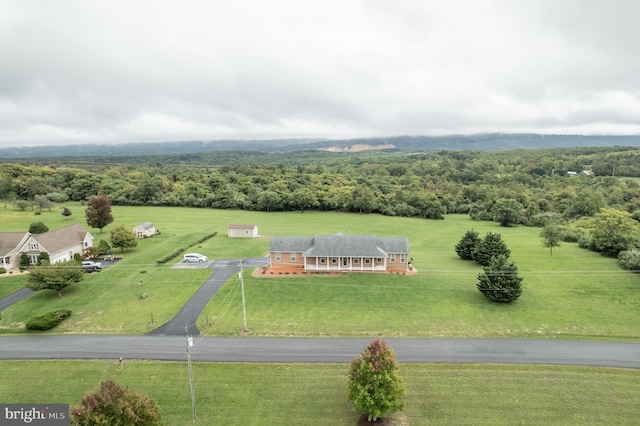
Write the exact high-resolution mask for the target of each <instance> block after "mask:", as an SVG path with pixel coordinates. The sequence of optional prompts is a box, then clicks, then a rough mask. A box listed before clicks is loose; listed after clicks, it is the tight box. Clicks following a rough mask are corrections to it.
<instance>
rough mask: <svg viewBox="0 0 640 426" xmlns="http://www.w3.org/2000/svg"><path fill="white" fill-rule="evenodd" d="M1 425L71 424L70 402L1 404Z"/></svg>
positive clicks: (63, 425) (62, 425)
mask: <svg viewBox="0 0 640 426" xmlns="http://www.w3.org/2000/svg"><path fill="white" fill-rule="evenodd" d="M0 425H3V426H4V425H7V426H11V425H36V426H69V404H0Z"/></svg>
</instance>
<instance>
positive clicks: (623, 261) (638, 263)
mask: <svg viewBox="0 0 640 426" xmlns="http://www.w3.org/2000/svg"><path fill="white" fill-rule="evenodd" d="M618 263H619V264H620V266H622V267H623V268H624V269H628V270H630V271H640V250H638V249H631V250H625V251H621V252H620V254H618Z"/></svg>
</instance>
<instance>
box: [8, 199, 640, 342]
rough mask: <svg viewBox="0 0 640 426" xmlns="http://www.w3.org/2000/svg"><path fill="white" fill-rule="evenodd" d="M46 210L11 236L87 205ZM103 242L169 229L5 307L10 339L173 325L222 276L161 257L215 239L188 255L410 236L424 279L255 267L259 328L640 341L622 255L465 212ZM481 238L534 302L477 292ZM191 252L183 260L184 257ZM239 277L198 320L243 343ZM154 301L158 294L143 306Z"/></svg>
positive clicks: (188, 231) (636, 292) (304, 218)
mask: <svg viewBox="0 0 640 426" xmlns="http://www.w3.org/2000/svg"><path fill="white" fill-rule="evenodd" d="M68 206H69V207H70V208H71V209H72V211H73V216H71V218H70V219H69V218H64V217H63V216H62V215H61V214H60V211H59V209H54V211H52V212H43V214H41V215H37V216H36V215H34V214H33V212H16V211H13V210H10V209H4V210H0V223H2V225H1V228H2V229H1V230H2V231H16V230H25V229H28V227H29V224H30V223H32V222H34V221H42V222H44V223H45V224H46V225H47V226H48V227H49V228H50V229H55V228H57V227H60V226H63V225H65V224H69V223H73V222H74V221H77V222H79V223H82V224H84V223H85V221H84V207H82V206H79V205H68ZM113 215H114V217H115V221H114V222H113V223H112V224H111V225H109V226H107V227H106V228H105V229H104V231H103V233H102V234H100V233H99V231H98V230H95V229H91V231H92V232H93V233H94V235H95V241H94V242H95V243H97V241H99V240H100V239H101V238H105V239H107V240H108V238H109V231H110V229H112V228H113V227H114V226H116V225H118V224H121V223H122V224H125V225H126V226H127V227H133V226H135V225H137V224H139V223H140V222H141V221H151V222H153V223H154V224H155V225H156V227H157V228H158V229H159V230H160V231H161V232H162V234H161V235H160V236H158V237H154V238H148V239H143V240H139V245H138V247H137V248H136V249H134V250H131V251H126V252H125V253H124V254H123V259H122V260H120V261H119V262H118V263H117V264H116V265H115V266H113V267H110V268H108V269H106V270H104V271H102V272H100V273H97V274H88V275H87V276H86V277H85V280H83V281H82V282H81V283H79V284H75V285H73V286H71V287H69V288H67V289H65V290H64V297H63V298H57V297H56V294H55V293H54V292H52V291H41V292H38V293H34V294H33V295H32V296H30V297H29V298H28V299H26V300H24V301H22V302H20V303H18V304H16V305H13V306H11V307H9V308H7V309H5V310H4V311H3V312H2V319H1V320H0V332H2V333H11V334H13V333H24V327H23V324H24V322H25V321H26V320H27V319H29V318H30V317H31V316H33V315H35V314H38V313H42V312H46V311H48V310H52V309H56V308H62V307H64V308H69V309H71V310H72V311H73V315H72V317H71V318H69V319H68V320H66V321H65V322H64V323H63V324H61V325H60V326H59V327H58V328H57V329H55V330H53V331H51V332H52V333H116V334H117V333H121V334H144V333H146V332H147V331H149V330H151V329H152V328H154V327H157V326H160V325H161V324H163V323H164V322H166V321H168V320H169V319H171V318H172V317H173V315H175V313H176V312H177V311H178V310H179V309H180V307H181V306H182V304H183V303H184V302H185V301H186V300H188V298H189V297H190V296H191V295H192V294H193V293H194V292H195V291H196V290H197V288H198V287H199V286H200V285H201V284H202V282H204V280H205V279H206V278H207V277H208V276H209V274H210V273H211V270H209V269H206V268H205V269H199V270H185V269H173V268H171V266H172V265H173V263H174V262H169V263H167V264H164V265H161V266H159V265H157V260H159V259H161V258H163V257H164V256H166V255H167V254H169V253H172V252H173V251H175V250H176V249H177V248H181V247H182V248H187V247H189V246H190V245H192V244H194V243H195V241H197V240H198V239H200V238H201V237H202V236H204V235H206V234H210V233H213V232H217V233H218V235H217V236H216V237H214V238H212V239H209V240H207V241H205V242H203V243H201V244H196V245H195V246H193V247H191V248H189V249H188V251H198V252H201V253H203V254H205V255H207V256H209V258H210V259H224V258H239V257H260V256H265V255H266V254H267V249H268V244H269V237H270V236H272V235H314V234H331V233H336V232H342V233H345V234H349V233H351V234H375V235H378V236H406V237H408V238H409V242H410V248H411V256H412V257H413V264H414V265H415V267H416V268H417V270H418V271H419V273H418V274H416V275H406V276H405V275H381V274H357V273H351V274H346V275H343V276H316V275H297V276H293V275H289V276H284V275H282V276H278V275H267V274H261V273H260V270H258V271H257V274H253V275H257V276H252V274H251V270H247V271H245V274H244V275H243V276H244V284H245V296H246V303H247V326H248V328H249V329H250V330H251V334H252V335H254V336H316V337H317V336H358V337H363V336H365V337H366V336H372V337H373V336H375V337H385V336H387V337H391V336H393V337H403V336H407V337H408V336H417V337H447V336H450V337H541V338H570V339H603V340H638V339H640V315H638V307H639V306H640V276H639V275H638V274H632V273H630V272H627V271H624V270H622V269H621V268H620V267H619V266H618V265H617V263H616V261H615V259H609V258H605V257H602V256H600V255H598V254H596V253H592V252H589V251H587V250H583V249H580V248H579V247H578V246H577V244H570V243H564V244H563V245H562V246H561V247H558V248H556V249H554V253H553V255H550V254H549V251H548V249H546V248H544V247H543V246H542V244H541V242H540V238H539V229H537V228H527V227H513V228H502V227H500V226H498V224H497V223H493V222H474V221H471V220H470V219H469V218H468V217H467V216H464V215H450V216H447V217H446V219H445V220H440V221H434V220H422V219H414V218H394V217H385V216H379V215H358V214H345V213H321V212H306V213H303V214H301V213H299V212H286V213H262V212H246V211H227V210H209V209H187V208H158V207H118V206H115V207H114V208H113ZM230 223H255V224H257V225H258V226H259V231H260V233H261V235H262V237H261V238H258V239H251V240H247V239H231V238H228V237H227V236H226V228H227V226H228V225H229V224H230ZM469 229H475V230H477V231H479V232H480V234H481V236H483V235H485V234H486V232H489V231H491V232H498V233H500V234H501V235H502V238H503V240H504V241H505V242H506V243H507V245H508V246H509V248H510V249H511V251H512V259H513V260H514V261H515V262H516V264H517V265H518V266H519V268H520V274H521V275H522V276H523V277H524V281H523V287H524V291H523V295H522V296H521V298H520V299H519V300H518V301H516V302H515V303H513V304H508V305H503V304H496V303H492V302H490V301H488V300H486V299H485V298H484V297H483V296H482V295H481V294H480V293H479V292H478V290H477V289H476V281H477V275H478V273H479V272H480V271H481V268H480V267H479V266H478V265H477V264H476V263H474V262H471V261H463V260H461V259H459V258H458V256H457V255H456V253H455V250H454V246H455V244H456V243H457V242H458V241H459V239H460V238H461V237H462V235H463V234H464V233H465V232H466V231H467V230H469ZM179 260H180V257H177V258H176V259H175V262H178V261H179ZM24 282H25V278H24V276H21V277H11V276H5V277H2V278H0V294H7V293H10V292H11V291H12V290H15V289H17V288H20V287H22V286H23V285H24ZM239 284H240V283H239V280H238V279H237V277H236V278H234V279H232V280H230V281H229V282H228V283H227V284H225V286H224V287H223V288H222V289H221V290H220V292H219V293H218V294H217V295H216V296H215V297H214V298H213V299H212V300H211V301H210V303H209V304H208V306H207V307H206V308H205V310H204V311H203V313H202V315H201V317H200V319H199V320H198V327H199V328H200V330H201V332H202V334H204V335H211V336H216V335H225V336H233V335H239V334H240V332H241V330H242V328H243V319H242V304H241V297H240V291H239V288H240V285H239ZM143 295H144V297H142V296H143Z"/></svg>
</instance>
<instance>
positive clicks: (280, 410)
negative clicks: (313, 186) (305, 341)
mask: <svg viewBox="0 0 640 426" xmlns="http://www.w3.org/2000/svg"><path fill="white" fill-rule="evenodd" d="M354 356H357V354H354ZM0 369H2V375H3V380H2V381H0V395H2V402H3V403H66V404H70V405H72V406H73V405H78V404H79V403H80V400H81V399H82V397H83V395H84V394H85V393H87V392H89V391H94V390H96V389H97V388H98V385H99V383H100V381H102V380H106V379H107V378H111V379H113V380H115V381H116V382H118V383H120V384H121V385H123V386H128V387H129V388H130V389H131V390H133V391H136V392H139V393H143V394H148V395H149V396H150V397H151V398H153V399H155V400H156V401H157V402H158V403H159V405H160V407H161V409H162V413H163V416H164V419H165V420H166V421H167V424H168V425H172V426H173V425H185V426H186V425H189V424H193V422H192V416H191V396H190V391H189V379H188V371H187V367H186V364H185V363H169V362H164V363H163V362H144V361H130V362H129V361H126V362H125V363H124V365H123V366H122V367H120V366H119V365H118V362H116V361H114V362H106V361H94V362H82V361H20V362H17V361H3V362H0ZM347 371H348V365H346V364H345V365H341V364H235V363H196V364H194V365H193V376H194V387H195V395H196V412H197V415H198V424H202V425H211V424H220V425H242V426H244V425H285V424H286V425H289V424H295V425H317V424H326V425H353V424H355V420H356V419H357V417H358V414H359V413H357V412H354V411H353V410H352V405H351V403H350V401H348V399H347V397H346V381H347ZM400 374H401V376H402V378H403V380H404V384H405V390H406V393H407V396H406V398H405V403H406V408H405V410H404V411H402V412H400V413H397V414H396V415H395V416H394V418H395V424H396V425H402V424H413V425H428V424H434V425H436V424H441V425H450V424H456V425H462V424H468V425H478V424H491V425H513V424H530V425H540V424H554V425H556V424H566V425H574V424H615V425H625V424H629V425H631V424H637V420H638V417H639V416H640V405H639V404H638V399H637V396H638V395H639V394H640V370H626V369H613V368H596V367H589V368H581V367H553V366H534V365H531V366H522V365H502V366H495V365H472V364H463V365H451V364H440V365H425V364H402V365H401V366H400ZM35 389H37V392H34V390H35Z"/></svg>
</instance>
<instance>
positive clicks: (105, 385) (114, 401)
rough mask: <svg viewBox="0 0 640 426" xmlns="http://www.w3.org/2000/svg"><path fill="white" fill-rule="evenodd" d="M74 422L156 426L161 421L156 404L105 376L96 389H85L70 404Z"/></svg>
mask: <svg viewBox="0 0 640 426" xmlns="http://www.w3.org/2000/svg"><path fill="white" fill-rule="evenodd" d="M70 420H71V424H72V425H75V426H93V425H110V426H159V425H163V424H164V423H163V422H162V419H161V415H160V408H159V407H158V404H157V403H156V402H155V401H154V400H152V399H151V398H149V396H148V395H141V394H138V393H136V392H134V391H131V390H129V388H128V387H127V388H123V387H122V386H120V385H119V384H118V383H116V382H115V381H113V380H111V379H109V380H105V381H103V382H101V383H100V390H98V391H96V392H92V393H88V394H86V395H85V396H84V398H82V402H81V404H80V406H79V407H72V408H71V419H70Z"/></svg>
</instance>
